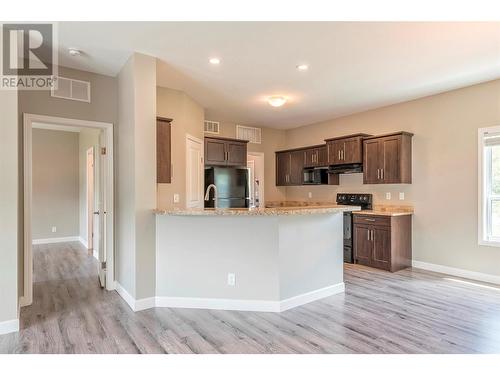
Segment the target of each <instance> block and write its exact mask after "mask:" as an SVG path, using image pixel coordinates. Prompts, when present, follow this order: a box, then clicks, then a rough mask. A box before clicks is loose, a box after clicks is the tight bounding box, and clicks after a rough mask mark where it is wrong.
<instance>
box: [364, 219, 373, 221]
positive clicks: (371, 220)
mask: <svg viewBox="0 0 500 375" xmlns="http://www.w3.org/2000/svg"><path fill="white" fill-rule="evenodd" d="M365 221H375V219H365Z"/></svg>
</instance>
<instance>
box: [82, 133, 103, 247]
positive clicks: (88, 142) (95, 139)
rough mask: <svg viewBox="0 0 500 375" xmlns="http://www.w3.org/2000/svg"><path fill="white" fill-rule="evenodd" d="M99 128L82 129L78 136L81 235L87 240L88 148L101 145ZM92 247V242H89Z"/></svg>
mask: <svg viewBox="0 0 500 375" xmlns="http://www.w3.org/2000/svg"><path fill="white" fill-rule="evenodd" d="M100 132H101V131H100V130H99V129H82V130H81V131H80V133H79V136H78V149H79V186H80V189H79V190H80V192H79V195H80V199H79V201H80V202H79V206H80V210H79V217H80V220H79V221H80V237H81V238H83V240H84V241H87V232H88V230H87V220H88V212H87V150H88V149H89V148H90V147H92V146H98V145H99V133H100ZM88 245H89V247H92V244H88Z"/></svg>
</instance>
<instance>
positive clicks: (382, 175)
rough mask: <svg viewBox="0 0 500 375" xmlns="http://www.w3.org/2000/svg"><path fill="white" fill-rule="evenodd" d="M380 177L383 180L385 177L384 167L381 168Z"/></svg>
mask: <svg viewBox="0 0 500 375" xmlns="http://www.w3.org/2000/svg"><path fill="white" fill-rule="evenodd" d="M380 179H381V180H383V179H384V168H382V169H381V170H380Z"/></svg>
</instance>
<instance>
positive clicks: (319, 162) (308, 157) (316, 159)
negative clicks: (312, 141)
mask: <svg viewBox="0 0 500 375" xmlns="http://www.w3.org/2000/svg"><path fill="white" fill-rule="evenodd" d="M303 153H304V167H305V168H310V167H326V166H328V152H327V149H326V145H319V146H312V147H309V148H306V149H304V151H303Z"/></svg>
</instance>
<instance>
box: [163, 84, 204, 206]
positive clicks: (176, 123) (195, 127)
mask: <svg viewBox="0 0 500 375" xmlns="http://www.w3.org/2000/svg"><path fill="white" fill-rule="evenodd" d="M156 108H157V114H158V116H160V117H167V118H171V119H173V121H172V167H173V168H172V182H171V183H170V184H158V187H157V200H158V203H157V204H158V208H172V207H185V205H186V135H187V134H189V135H192V136H194V137H196V138H199V139H201V140H203V121H204V110H203V107H201V106H200V105H199V104H198V103H196V102H195V101H194V100H193V99H191V98H190V97H189V96H188V95H186V94H185V93H184V92H182V91H177V90H172V89H168V88H164V87H157V89H156ZM174 194H179V198H180V201H179V203H175V204H174V202H173V196H174Z"/></svg>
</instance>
